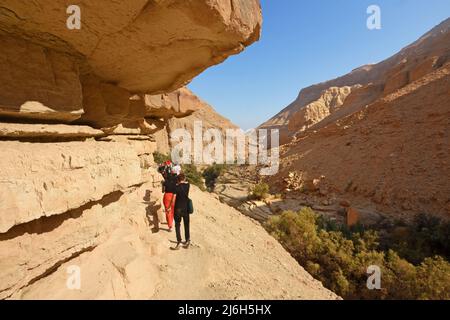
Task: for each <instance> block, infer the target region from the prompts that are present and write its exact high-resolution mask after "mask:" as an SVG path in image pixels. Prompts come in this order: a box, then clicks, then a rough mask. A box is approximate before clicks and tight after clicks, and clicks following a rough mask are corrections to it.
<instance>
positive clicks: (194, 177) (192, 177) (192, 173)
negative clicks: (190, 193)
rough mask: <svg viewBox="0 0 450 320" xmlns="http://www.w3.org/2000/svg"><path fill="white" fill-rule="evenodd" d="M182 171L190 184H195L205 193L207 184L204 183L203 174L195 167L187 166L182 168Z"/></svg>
mask: <svg viewBox="0 0 450 320" xmlns="http://www.w3.org/2000/svg"><path fill="white" fill-rule="evenodd" d="M182 170H183V172H184V174H185V175H186V179H187V180H188V181H189V183H190V184H193V185H195V186H197V187H199V188H200V189H201V190H202V191H205V184H204V182H203V177H202V174H201V173H200V171H198V170H197V167H196V166H195V165H193V164H185V165H183V166H182Z"/></svg>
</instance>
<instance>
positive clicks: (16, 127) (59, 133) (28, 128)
mask: <svg viewBox="0 0 450 320" xmlns="http://www.w3.org/2000/svg"><path fill="white" fill-rule="evenodd" d="M103 135H105V134H104V133H103V131H101V130H96V129H94V128H91V127H88V126H75V125H64V124H23V123H4V122H3V123H0V137H4V138H55V139H58V138H74V139H76V138H93V137H101V136H103Z"/></svg>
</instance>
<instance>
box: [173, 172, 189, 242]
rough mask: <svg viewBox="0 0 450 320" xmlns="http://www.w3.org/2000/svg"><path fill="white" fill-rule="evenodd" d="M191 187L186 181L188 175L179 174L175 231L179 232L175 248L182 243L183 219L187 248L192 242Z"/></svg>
mask: <svg viewBox="0 0 450 320" xmlns="http://www.w3.org/2000/svg"><path fill="white" fill-rule="evenodd" d="M189 188H190V185H189V183H188V182H187V181H186V176H185V175H184V173H180V174H179V175H178V183H177V186H176V192H175V193H176V200H175V231H176V234H177V246H176V247H175V249H179V247H180V244H181V220H183V223H184V234H185V238H186V242H185V248H188V247H189V245H190V243H191V238H190V232H189V231H190V230H189V213H188V201H189Z"/></svg>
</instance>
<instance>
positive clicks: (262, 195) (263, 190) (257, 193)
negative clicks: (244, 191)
mask: <svg viewBox="0 0 450 320" xmlns="http://www.w3.org/2000/svg"><path fill="white" fill-rule="evenodd" d="M269 191H270V187H269V185H268V184H267V183H264V182H260V183H258V184H256V185H255V186H253V188H252V189H251V190H250V191H249V195H248V198H249V199H250V200H264V199H266V198H267V197H268V196H269Z"/></svg>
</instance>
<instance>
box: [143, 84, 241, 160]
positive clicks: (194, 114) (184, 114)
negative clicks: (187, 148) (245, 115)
mask: <svg viewBox="0 0 450 320" xmlns="http://www.w3.org/2000/svg"><path fill="white" fill-rule="evenodd" d="M140 101H144V102H145V108H146V121H147V122H148V123H150V124H151V125H153V126H155V127H156V128H157V130H156V132H154V133H153V136H154V137H155V140H156V142H157V145H158V151H159V152H161V153H164V154H169V153H170V150H171V147H172V142H171V141H170V136H171V133H173V132H174V131H175V130H177V129H186V130H188V132H189V133H190V134H191V137H194V125H195V123H196V122H200V123H201V125H202V128H203V131H205V130H208V129H211V128H215V129H219V130H221V131H222V132H223V133H225V130H226V129H237V128H238V127H237V126H236V125H235V124H233V123H232V122H231V121H230V120H228V119H226V118H225V117H223V116H221V115H220V114H218V113H217V112H216V111H215V110H214V108H212V107H211V106H210V105H209V104H207V103H206V102H205V101H203V100H202V99H200V98H199V97H198V96H196V95H195V94H194V93H192V92H191V91H190V90H189V89H187V88H181V89H179V90H176V91H174V92H173V93H170V94H168V95H155V96H149V95H145V96H144V97H143V98H142V99H141V100H140Z"/></svg>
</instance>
